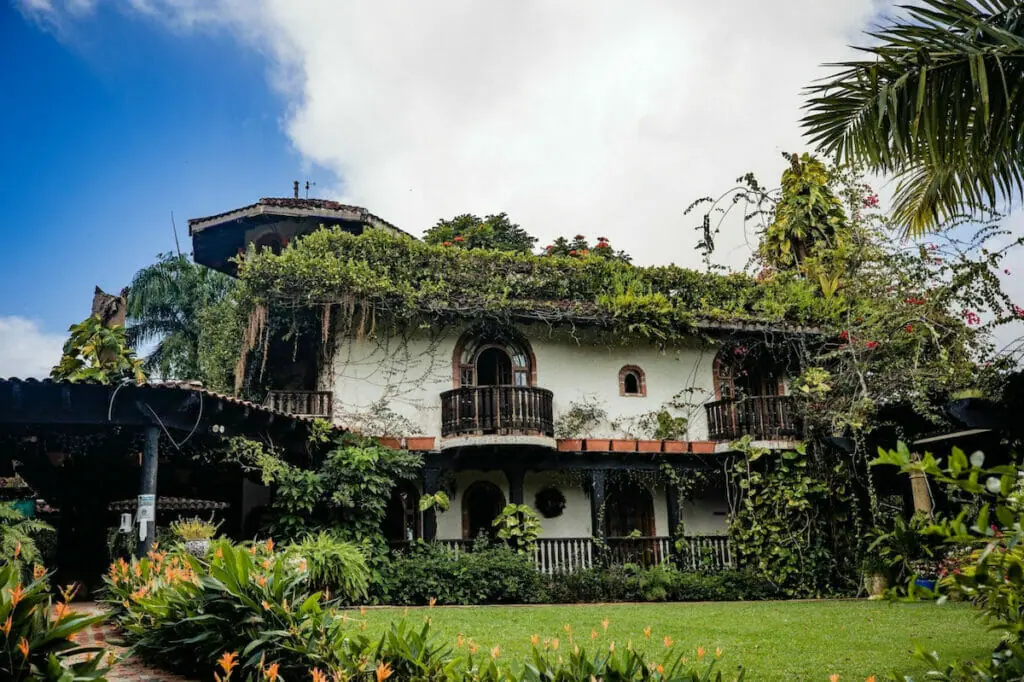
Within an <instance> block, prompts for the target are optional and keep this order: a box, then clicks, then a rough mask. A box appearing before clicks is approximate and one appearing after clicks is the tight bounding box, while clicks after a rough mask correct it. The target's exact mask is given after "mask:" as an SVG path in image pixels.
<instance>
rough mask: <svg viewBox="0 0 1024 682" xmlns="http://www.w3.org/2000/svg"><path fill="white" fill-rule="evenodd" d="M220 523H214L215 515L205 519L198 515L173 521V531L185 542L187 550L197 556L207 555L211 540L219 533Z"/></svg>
mask: <svg viewBox="0 0 1024 682" xmlns="http://www.w3.org/2000/svg"><path fill="white" fill-rule="evenodd" d="M219 527H220V524H219V523H218V524H214V523H213V517H212V516H211V517H210V520H209V521H204V520H202V519H201V518H199V517H198V516H194V517H192V518H190V519H178V520H177V521H172V522H171V533H172V534H173V535H174V536H175V537H176V538H178V540H180V541H181V542H183V543H184V544H185V551H186V552H188V553H189V554H191V555H193V556H197V557H200V558H202V557H205V556H206V552H207V550H209V549H210V540H212V539H213V537H214V536H215V535H217V528H219Z"/></svg>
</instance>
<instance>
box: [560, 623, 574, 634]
mask: <svg viewBox="0 0 1024 682" xmlns="http://www.w3.org/2000/svg"><path fill="white" fill-rule="evenodd" d="M562 629H563V630H565V634H567V635H569V636H570V637H572V626H571V625H569V624H568V623H566V624H565V625H563V626H562Z"/></svg>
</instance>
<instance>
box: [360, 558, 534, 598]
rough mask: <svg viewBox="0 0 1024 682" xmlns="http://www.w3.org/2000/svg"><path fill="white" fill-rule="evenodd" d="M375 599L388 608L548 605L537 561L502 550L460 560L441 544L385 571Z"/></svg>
mask: <svg viewBox="0 0 1024 682" xmlns="http://www.w3.org/2000/svg"><path fill="white" fill-rule="evenodd" d="M374 597H375V598H376V600H377V601H379V602H382V603H386V604H398V605H408V606H412V605H417V604H427V603H429V602H430V600H431V599H436V600H437V603H439V604H502V603H506V604H514V603H533V602H538V601H542V597H543V585H542V581H541V574H540V573H539V572H538V571H537V569H536V567H535V566H534V563H533V557H531V556H529V555H527V554H521V553H517V552H515V551H513V550H512V549H510V548H508V547H506V546H503V545H497V546H494V547H484V546H477V547H475V548H474V551H472V552H463V553H460V554H459V555H457V556H456V554H455V553H454V552H452V551H451V550H450V549H448V548H446V547H444V546H443V545H439V544H420V545H418V546H416V547H414V548H413V549H412V550H411V551H410V552H408V553H402V554H396V555H395V556H394V557H393V558H392V559H391V561H389V562H387V563H386V564H385V565H384V566H383V567H382V568H381V571H380V576H379V578H378V581H377V584H376V585H374Z"/></svg>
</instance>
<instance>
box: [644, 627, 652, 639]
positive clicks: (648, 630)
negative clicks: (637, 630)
mask: <svg viewBox="0 0 1024 682" xmlns="http://www.w3.org/2000/svg"><path fill="white" fill-rule="evenodd" d="M650 638H651V626H650V625H648V626H647V627H645V628H644V639H650Z"/></svg>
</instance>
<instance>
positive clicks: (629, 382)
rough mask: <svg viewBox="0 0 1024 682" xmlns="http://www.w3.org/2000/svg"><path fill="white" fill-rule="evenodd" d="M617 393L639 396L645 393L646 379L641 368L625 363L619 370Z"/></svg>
mask: <svg viewBox="0 0 1024 682" xmlns="http://www.w3.org/2000/svg"><path fill="white" fill-rule="evenodd" d="M619 395H621V396H631V397H639V398H642V397H644V396H646V395H647V380H646V378H645V377H644V371H643V370H642V369H640V368H639V367H637V366H636V365H626V366H625V367H623V368H622V369H620V370H619Z"/></svg>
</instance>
